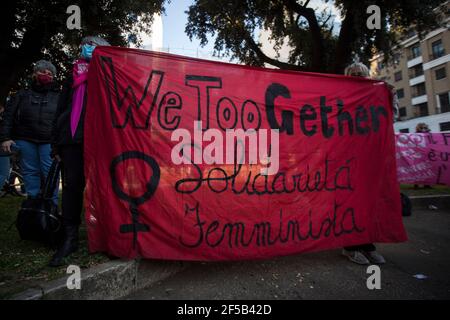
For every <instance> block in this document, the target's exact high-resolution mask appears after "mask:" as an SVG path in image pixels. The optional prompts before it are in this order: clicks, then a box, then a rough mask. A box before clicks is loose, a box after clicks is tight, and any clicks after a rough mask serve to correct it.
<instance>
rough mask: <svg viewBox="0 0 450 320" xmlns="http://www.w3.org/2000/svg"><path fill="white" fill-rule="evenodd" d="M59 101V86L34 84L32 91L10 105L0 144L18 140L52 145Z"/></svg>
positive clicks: (20, 92)
mask: <svg viewBox="0 0 450 320" xmlns="http://www.w3.org/2000/svg"><path fill="white" fill-rule="evenodd" d="M58 98H59V89H58V88H57V87H56V85H51V86H47V87H40V86H37V85H33V86H32V87H31V88H30V89H23V90H19V91H18V92H17V94H16V95H15V96H14V97H12V98H11V99H10V100H9V101H8V103H7V104H6V108H5V112H4V115H3V123H2V126H1V127H0V141H6V140H15V139H18V140H26V141H30V142H35V143H50V142H51V141H52V137H51V132H52V122H53V118H54V116H55V113H56V108H57V105H58Z"/></svg>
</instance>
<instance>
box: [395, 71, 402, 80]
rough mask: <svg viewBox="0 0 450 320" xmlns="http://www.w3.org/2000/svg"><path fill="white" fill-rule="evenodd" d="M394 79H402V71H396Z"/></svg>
mask: <svg viewBox="0 0 450 320" xmlns="http://www.w3.org/2000/svg"><path fill="white" fill-rule="evenodd" d="M394 79H395V81H400V80H402V72H401V71H398V72H396V73H394Z"/></svg>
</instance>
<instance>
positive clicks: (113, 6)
mask: <svg viewBox="0 0 450 320" xmlns="http://www.w3.org/2000/svg"><path fill="white" fill-rule="evenodd" d="M164 2H165V0H134V1H133V0H96V1H90V0H79V1H77V3H76V4H77V5H78V6H79V7H80V9H81V29H80V30H77V29H73V30H69V29H68V28H67V25H66V21H67V19H68V18H69V16H70V14H68V13H66V11H67V8H68V7H69V6H70V5H72V4H74V2H73V1H72V0H51V1H39V0H8V1H1V4H0V10H1V12H2V19H1V20H0V30H1V36H0V70H1V74H2V76H1V77H0V104H3V103H4V101H5V98H6V97H7V95H8V93H9V92H10V90H11V89H14V88H15V87H17V86H18V85H19V83H20V82H21V81H23V79H24V77H26V76H27V75H29V73H30V70H31V67H32V64H33V62H35V61H37V60H39V59H48V60H50V61H52V62H53V63H54V64H55V65H56V66H57V68H58V70H59V77H61V76H62V74H64V73H66V72H67V70H70V65H71V63H72V61H73V59H74V58H76V56H77V54H78V51H79V43H80V40H81V37H82V36H86V35H100V36H103V37H104V38H105V39H107V40H108V41H109V42H110V43H111V44H113V45H125V44H126V43H127V40H128V39H127V37H129V39H131V42H133V41H134V42H139V37H137V36H136V35H137V33H138V32H140V31H148V29H149V28H150V25H151V22H152V17H153V13H155V12H162V11H163V10H164V9H163V4H164ZM138 17H139V18H138Z"/></svg>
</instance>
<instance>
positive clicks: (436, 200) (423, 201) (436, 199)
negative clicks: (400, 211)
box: [409, 195, 450, 210]
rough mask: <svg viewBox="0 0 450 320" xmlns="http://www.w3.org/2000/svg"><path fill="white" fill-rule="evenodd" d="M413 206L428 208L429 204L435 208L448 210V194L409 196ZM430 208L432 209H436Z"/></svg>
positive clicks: (449, 203)
mask: <svg viewBox="0 0 450 320" xmlns="http://www.w3.org/2000/svg"><path fill="white" fill-rule="evenodd" d="M409 199H411V202H412V206H413V208H426V209H431V208H429V206H430V205H432V206H435V207H437V209H439V210H441V209H448V210H450V195H430V196H410V197H409ZM437 209H432V210H437Z"/></svg>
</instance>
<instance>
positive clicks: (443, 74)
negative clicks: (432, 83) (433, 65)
mask: <svg viewBox="0 0 450 320" xmlns="http://www.w3.org/2000/svg"><path fill="white" fill-rule="evenodd" d="M435 74H436V80H441V79H444V78H445V77H446V76H447V74H446V72H445V67H444V68H440V69H437V70H436V71H435Z"/></svg>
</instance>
